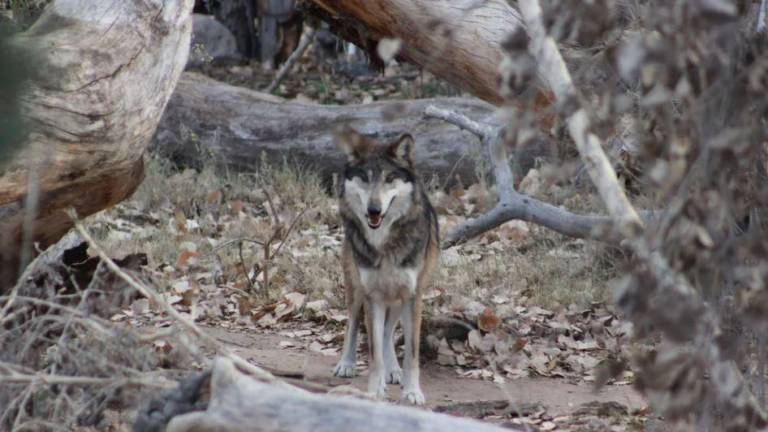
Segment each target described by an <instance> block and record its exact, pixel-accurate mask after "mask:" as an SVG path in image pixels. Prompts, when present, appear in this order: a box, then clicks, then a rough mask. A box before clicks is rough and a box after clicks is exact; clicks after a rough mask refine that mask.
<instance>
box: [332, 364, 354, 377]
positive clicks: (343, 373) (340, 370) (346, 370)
mask: <svg viewBox="0 0 768 432" xmlns="http://www.w3.org/2000/svg"><path fill="white" fill-rule="evenodd" d="M333 374H334V375H335V376H337V377H342V378H352V377H354V376H355V374H356V371H355V364H354V363H349V362H345V361H344V360H342V361H340V362H339V363H338V364H337V365H336V367H335V368H333Z"/></svg>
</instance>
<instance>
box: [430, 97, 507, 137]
mask: <svg viewBox="0 0 768 432" xmlns="http://www.w3.org/2000/svg"><path fill="white" fill-rule="evenodd" d="M424 115H425V116H427V117H433V118H436V119H440V120H443V121H445V122H446V123H450V124H452V125H456V126H458V127H460V128H462V129H464V130H467V131H469V132H472V133H473V134H475V135H477V136H478V138H480V139H481V140H482V139H486V138H487V137H489V136H491V135H493V131H494V129H493V127H491V126H489V125H485V124H481V123H478V122H476V121H474V120H471V119H470V118H469V117H467V116H465V115H463V114H459V113H457V112H454V111H448V110H444V109H441V108H438V107H436V106H434V105H429V106H428V107H426V108H425V109H424Z"/></svg>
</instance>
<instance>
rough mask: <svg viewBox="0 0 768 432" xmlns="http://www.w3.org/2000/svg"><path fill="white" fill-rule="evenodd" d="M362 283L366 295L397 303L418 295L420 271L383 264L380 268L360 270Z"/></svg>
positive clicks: (362, 268)
mask: <svg viewBox="0 0 768 432" xmlns="http://www.w3.org/2000/svg"><path fill="white" fill-rule="evenodd" d="M359 272H360V282H361V283H362V285H363V289H364V290H365V292H366V294H367V295H369V296H371V297H373V298H374V299H376V300H381V301H384V302H397V301H400V300H406V299H408V298H411V297H413V296H414V295H415V294H416V285H417V279H418V270H417V269H416V268H409V267H400V266H398V265H394V264H392V263H382V265H381V266H380V267H378V268H364V267H361V268H359Z"/></svg>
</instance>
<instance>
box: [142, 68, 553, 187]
mask: <svg viewBox="0 0 768 432" xmlns="http://www.w3.org/2000/svg"><path fill="white" fill-rule="evenodd" d="M429 105H437V106H440V107H443V108H447V109H451V110H453V111H456V112H459V113H462V114H464V115H466V116H469V117H472V118H474V119H477V120H478V121H480V122H483V123H486V124H495V123H496V120H495V119H494V107H493V106H491V105H488V104H486V103H483V102H481V101H474V100H468V99H459V98H440V99H422V100H412V101H386V102H376V103H371V104H366V105H346V106H330V105H308V104H302V103H296V102H284V101H282V100H280V99H279V98H276V97H274V96H270V95H266V94H263V93H258V92H254V91H251V90H247V89H244V88H240V87H233V86H230V85H228V84H224V83H220V82H217V81H214V80H212V79H210V78H207V77H204V76H202V75H198V74H194V73H184V74H183V75H182V78H181V80H180V81H179V85H178V86H177V88H176V92H175V93H174V95H173V97H172V98H171V101H170V103H169V104H168V108H167V109H166V112H165V114H164V115H163V119H162V121H161V123H160V126H159V127H158V131H157V134H156V136H155V138H154V142H153V145H152V149H153V151H155V152H158V153H160V154H162V155H164V156H167V157H169V158H171V159H172V160H174V161H176V162H178V163H181V164H183V165H187V166H199V165H200V164H202V163H204V162H205V161H206V160H210V159H212V160H213V162H219V163H224V164H226V166H227V167H229V168H232V169H235V170H246V171H249V170H250V171H252V170H255V169H257V168H258V166H259V165H260V164H261V161H262V153H264V154H265V155H266V156H267V158H268V159H270V160H272V161H281V160H283V158H286V159H287V160H289V161H291V162H297V163H299V164H301V165H302V166H307V167H310V168H313V169H318V170H319V171H320V172H321V173H322V174H324V175H327V174H329V173H331V172H335V171H337V170H338V169H340V168H341V165H342V164H343V161H344V156H343V154H342V152H341V151H339V150H338V148H337V147H336V145H335V144H334V143H333V137H332V134H331V131H332V130H333V128H334V126H337V125H346V124H349V125H351V126H352V127H354V128H355V129H357V130H358V131H359V132H361V133H364V134H372V135H375V136H377V137H379V138H381V139H384V140H386V139H388V138H393V137H395V136H397V135H399V134H400V133H402V132H406V131H407V132H410V133H411V134H412V135H413V136H414V137H415V138H416V143H417V145H416V161H417V164H418V166H419V168H420V169H422V171H423V172H424V173H425V174H428V175H432V174H437V175H438V176H439V177H440V178H443V179H453V178H455V177H459V178H460V179H462V181H465V182H472V181H475V180H476V179H477V169H476V168H477V167H476V160H479V159H481V158H482V157H483V156H482V154H481V152H482V151H483V150H482V147H481V146H480V145H479V144H478V141H477V138H475V137H474V136H473V135H472V134H471V133H468V132H464V131H461V130H459V129H457V128H455V127H453V126H451V125H449V124H446V123H445V122H443V121H440V120H436V119H425V118H424V116H423V112H424V110H425V109H426V107H427V106H429ZM539 150H540V149H537V148H533V147H531V149H530V151H529V152H528V153H526V154H521V155H520V165H521V166H523V167H527V166H530V165H532V164H533V160H534V158H535V157H537V156H541V154H539ZM473 154H474V155H473ZM475 156H480V158H478V157H475Z"/></svg>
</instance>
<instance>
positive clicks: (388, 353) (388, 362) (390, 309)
mask: <svg viewBox="0 0 768 432" xmlns="http://www.w3.org/2000/svg"><path fill="white" fill-rule="evenodd" d="M402 312H403V305H402V304H394V305H391V306H387V320H386V322H385V323H384V344H385V347H384V367H385V372H384V378H385V380H386V382H387V384H400V381H402V379H403V370H402V369H400V365H399V364H398V363H397V353H395V327H396V326H397V322H398V321H400V315H401V314H402Z"/></svg>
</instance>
